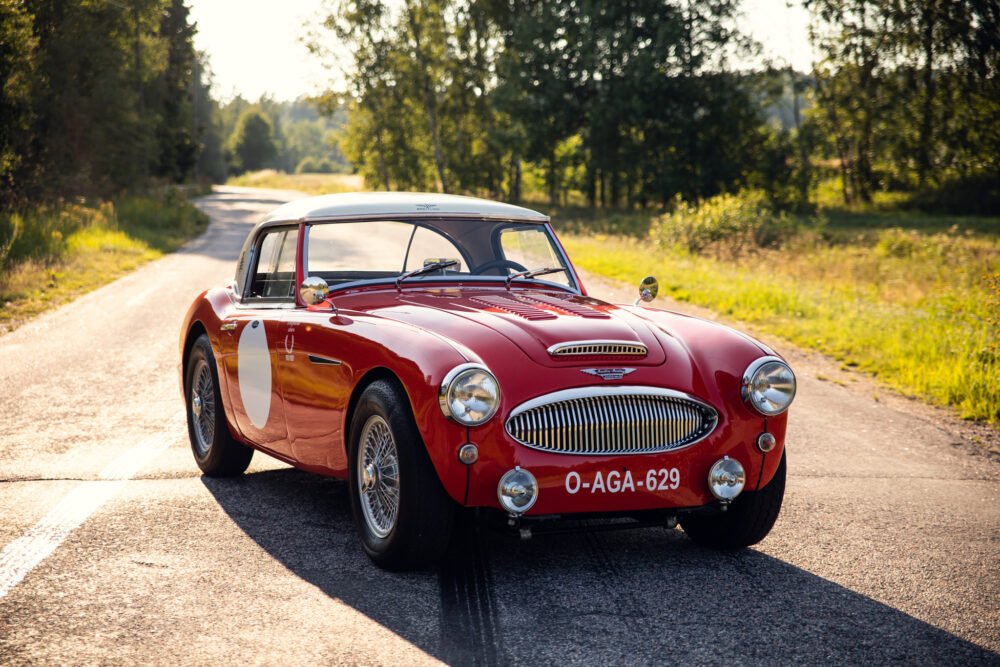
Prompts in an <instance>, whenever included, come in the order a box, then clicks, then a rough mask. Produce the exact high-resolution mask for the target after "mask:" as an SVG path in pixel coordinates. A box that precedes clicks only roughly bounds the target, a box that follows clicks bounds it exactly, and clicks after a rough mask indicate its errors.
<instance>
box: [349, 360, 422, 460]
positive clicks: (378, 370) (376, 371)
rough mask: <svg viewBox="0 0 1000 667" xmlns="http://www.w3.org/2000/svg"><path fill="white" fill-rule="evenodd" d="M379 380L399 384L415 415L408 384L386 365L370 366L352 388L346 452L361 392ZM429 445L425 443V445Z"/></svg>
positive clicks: (411, 411)
mask: <svg viewBox="0 0 1000 667" xmlns="http://www.w3.org/2000/svg"><path fill="white" fill-rule="evenodd" d="M379 380H388V381H390V382H395V383H396V384H397V385H399V388H400V389H402V390H403V394H404V395H405V396H406V402H407V403H408V407H409V410H410V415H413V399H412V398H411V397H410V393H409V392H408V391H406V385H405V384H403V381H402V380H401V379H400V377H399V376H398V375H396V374H395V373H393V372H392V371H391V370H389V369H388V368H386V367H385V366H376V367H375V368H370V369H368V371H366V372H365V374H364V375H362V376H361V379H360V380H358V381H357V382H356V383H355V384H354V389H352V390H351V397H350V399H349V400H348V401H347V410H346V411H345V412H344V430H343V433H344V453H345V454H346V453H347V450H348V448H349V447H350V438H351V435H350V433H351V423H352V422H353V421H354V411H355V410H356V409H357V407H358V401H359V400H360V399H361V394H363V393H365V389H367V388H368V387H369V385H371V384H372V383H374V382H378V381H379ZM426 446H427V445H426V444H424V447H426Z"/></svg>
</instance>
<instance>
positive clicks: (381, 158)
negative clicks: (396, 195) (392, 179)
mask: <svg viewBox="0 0 1000 667" xmlns="http://www.w3.org/2000/svg"><path fill="white" fill-rule="evenodd" d="M375 151H376V153H377V154H378V157H377V158H376V161H377V162H378V175H379V178H380V179H381V180H382V187H384V188H385V190H386V192H388V191H389V190H391V189H392V188H391V187H390V186H389V170H388V168H386V164H385V150H384V149H383V147H382V128H379V129H378V130H377V131H376V132H375Z"/></svg>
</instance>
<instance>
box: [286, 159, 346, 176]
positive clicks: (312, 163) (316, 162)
mask: <svg viewBox="0 0 1000 667" xmlns="http://www.w3.org/2000/svg"><path fill="white" fill-rule="evenodd" d="M335 171H337V169H336V166H335V165H334V164H333V163H332V162H330V160H328V159H326V158H314V157H311V156H310V157H304V158H302V161H301V162H299V164H298V166H296V167H295V173H296V174H332V173H334V172H335Z"/></svg>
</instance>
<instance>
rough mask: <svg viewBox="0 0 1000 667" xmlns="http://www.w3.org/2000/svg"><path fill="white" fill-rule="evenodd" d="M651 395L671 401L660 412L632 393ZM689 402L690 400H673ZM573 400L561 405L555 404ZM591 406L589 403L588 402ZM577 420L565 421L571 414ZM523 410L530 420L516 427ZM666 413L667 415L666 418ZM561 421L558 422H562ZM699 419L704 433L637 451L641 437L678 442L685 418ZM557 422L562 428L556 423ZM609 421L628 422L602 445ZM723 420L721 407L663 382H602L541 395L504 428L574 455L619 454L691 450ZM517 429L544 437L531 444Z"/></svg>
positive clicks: (538, 445)
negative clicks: (656, 384) (665, 386)
mask: <svg viewBox="0 0 1000 667" xmlns="http://www.w3.org/2000/svg"><path fill="white" fill-rule="evenodd" d="M637 396H638V397H643V396H648V397H652V398H660V399H672V400H668V401H667V404H666V405H665V406H664V411H665V412H664V413H661V414H659V415H658V414H657V412H656V411H655V410H654V408H653V406H651V405H649V404H646V403H645V402H634V401H630V400H629V398H632V397H637ZM677 400H681V401H686V402H688V405H684V404H678V403H676V402H674V401H677ZM564 402H569V405H567V406H565V408H564V409H562V410H560V409H559V408H558V407H557V406H556V405H555V404H558V403H564ZM584 406H586V407H584ZM694 406H698V407H700V408H701V409H702V410H703V411H704V414H703V415H698V414H696V410H695V408H694ZM571 412H572V413H573V415H574V416H573V417H572V422H573V423H572V424H566V423H565V422H564V421H562V420H569V419H571V417H570V413H571ZM523 413H527V414H526V415H525V419H524V421H525V423H524V424H522V425H519V426H520V427H518V425H515V426H513V428H512V424H511V422H512V421H513V420H514V419H516V418H517V417H518V416H520V415H521V414H523ZM663 414H666V415H668V418H666V419H664V418H663ZM557 420H558V421H557ZM682 421H683V422H684V423H691V422H694V424H693V425H694V426H695V427H697V426H698V425H699V424H701V425H703V427H704V428H705V432H704V433H703V434H701V435H699V436H698V437H697V438H695V439H694V440H692V441H691V442H687V443H685V444H683V445H680V446H674V447H670V446H666V447H662V446H661V447H655V446H653V447H650V448H648V449H642V450H638V451H636V447H637V443H638V442H639V441H640V440H645V441H646V442H652V441H658V442H668V443H669V442H676V441H677V440H680V439H682V438H681V437H679V436H678V434H679V435H681V436H682V435H683V434H684V432H685V430H687V431H692V430H694V429H683V428H682V423H681V422H682ZM557 423H558V425H559V428H558V429H557V428H554V426H555V425H556V424H557ZM605 423H618V424H624V425H625V426H624V427H623V428H624V430H622V428H619V429H617V430H614V431H611V432H610V433H609V435H610V436H612V437H613V438H614V441H613V442H609V443H606V444H605V445H604V447H603V448H602V446H601V445H602V443H601V440H602V437H604V432H603V430H602V428H601V426H602V424H605ZM718 425H719V412H718V411H717V410H716V409H715V408H713V407H712V406H711V405H709V404H708V403H706V402H705V401H703V400H701V399H699V398H697V397H695V396H692V395H691V394H687V393H684V392H681V391H675V390H673V389H663V388H659V387H641V386H610V387H604V386H598V387H577V388H575V389H564V390H562V391H557V392H553V393H551V394H545V395H544V396H538V397H536V398H533V399H531V400H529V401H525V402H524V403H522V404H520V405H518V406H517V407H515V408H514V409H513V410H511V412H510V414H509V415H508V416H507V419H506V420H505V421H504V431H505V432H506V433H507V435H508V436H510V437H511V438H512V439H513V440H514V441H515V442H517V443H519V444H521V445H524V446H525V447H530V448H532V449H537V450H539V451H544V452H548V453H552V454H571V455H574V456H620V455H641V454H660V453H666V452H676V451H680V450H682V449H687V448H688V447H691V446H692V445H695V444H697V443H699V442H701V441H702V440H704V439H705V438H707V437H708V436H710V435H711V434H712V433H713V432H714V431H715V429H716V428H717V427H718ZM512 430H517V431H519V433H520V434H521V435H524V433H525V432H527V433H528V434H530V435H532V436H534V438H533V439H535V440H538V441H539V442H535V443H529V442H525V441H524V440H522V439H521V438H518V437H516V436H515V435H514V434H513V432H512Z"/></svg>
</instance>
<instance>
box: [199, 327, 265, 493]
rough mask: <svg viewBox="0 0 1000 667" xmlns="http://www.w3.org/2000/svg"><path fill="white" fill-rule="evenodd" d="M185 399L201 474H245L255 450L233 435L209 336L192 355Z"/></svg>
mask: <svg viewBox="0 0 1000 667" xmlns="http://www.w3.org/2000/svg"><path fill="white" fill-rule="evenodd" d="M184 396H185V398H186V401H185V402H186V403H187V423H188V437H189V438H190V439H191V453H192V454H194V460H195V462H196V463H197V464H198V467H199V468H201V471H202V472H203V473H205V474H206V475H208V476H210V477H229V476H232V475H239V474H241V473H243V471H245V470H246V469H247V467H248V466H249V465H250V459H251V458H253V449H251V448H250V447H247V446H246V445H244V444H242V443H240V442H238V441H237V440H236V439H235V438H233V436H232V435H231V434H230V433H229V425H228V424H227V423H226V415H225V411H224V409H223V407H222V396H221V395H220V394H219V375H218V371H217V370H216V365H215V355H214V354H213V353H212V344H211V343H210V342H209V340H208V336H207V335H205V334H202V335H200V336H198V339H197V340H196V341H195V342H194V345H193V346H192V347H191V353H190V354H189V355H188V363H187V374H186V376H185V378H184Z"/></svg>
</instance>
